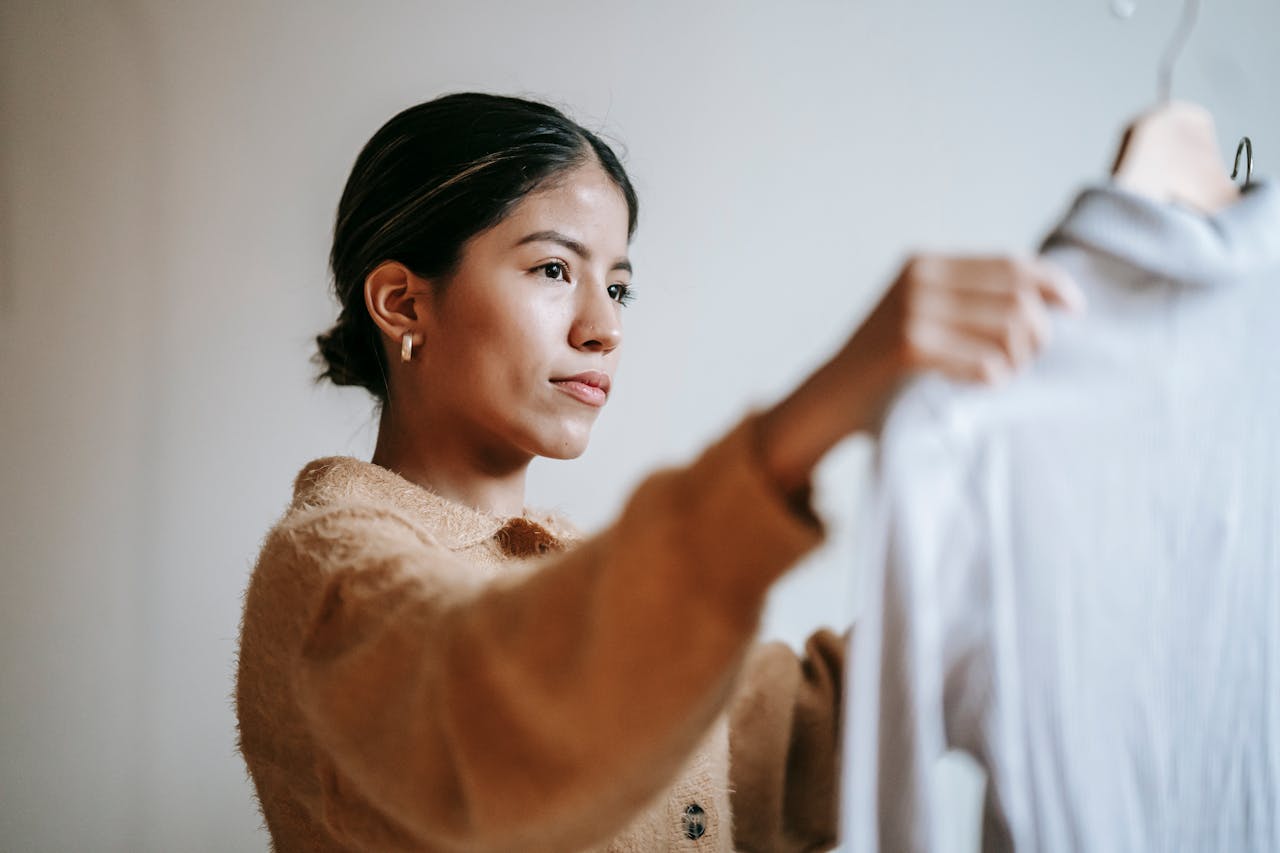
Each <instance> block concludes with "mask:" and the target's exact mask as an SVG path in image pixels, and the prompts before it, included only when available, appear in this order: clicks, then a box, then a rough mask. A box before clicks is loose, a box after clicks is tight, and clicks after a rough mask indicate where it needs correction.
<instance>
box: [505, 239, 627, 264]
mask: <svg viewBox="0 0 1280 853" xmlns="http://www.w3.org/2000/svg"><path fill="white" fill-rule="evenodd" d="M525 243H559V244H560V245H561V246H564V247H565V248H566V249H568V250H569V251H571V252H573V253H574V254H576V255H577V256H578V257H580V258H582V259H583V260H584V261H590V260H591V250H590V249H588V248H587V247H586V246H584V245H583V244H582V243H581V242H580V241H578V240H575V239H573V238H572V237H570V236H568V235H567V234H561V233H560V232H559V231H535V232H533V233H532V234H527V235H525V236H524V237H521V238H520V239H519V240H518V241H516V245H517V246H523V245H524V244H525ZM610 269H611V270H625V271H627V272H631V271H632V270H631V261H629V260H627V259H626V258H621V259H619V260H618V262H617V263H615V264H614V265H613V266H612V267H610Z"/></svg>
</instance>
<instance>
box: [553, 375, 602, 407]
mask: <svg viewBox="0 0 1280 853" xmlns="http://www.w3.org/2000/svg"><path fill="white" fill-rule="evenodd" d="M551 384H552V385H554V386H556V387H557V388H559V389H560V390H561V391H563V392H565V393H566V394H568V395H569V396H570V397H573V398H574V399H575V400H580V401H581V402H583V403H586V404H587V405H588V406H603V405H604V401H605V399H606V398H607V397H608V396H609V395H608V394H607V393H606V392H605V390H604V389H603V388H597V387H596V386H594V385H588V384H587V383H585V382H579V381H577V380H576V379H553V380H551Z"/></svg>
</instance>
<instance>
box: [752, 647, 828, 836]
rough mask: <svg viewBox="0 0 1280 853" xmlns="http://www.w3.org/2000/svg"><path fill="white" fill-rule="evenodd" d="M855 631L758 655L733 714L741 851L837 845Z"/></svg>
mask: <svg viewBox="0 0 1280 853" xmlns="http://www.w3.org/2000/svg"><path fill="white" fill-rule="evenodd" d="M849 634H850V632H849V631H846V632H845V633H844V634H843V635H840V634H837V633H835V632H834V631H832V630H830V629H823V630H820V631H817V632H816V633H814V634H812V635H811V636H810V637H809V639H808V640H807V641H806V642H805V646H804V650H803V652H802V653H800V654H797V653H796V652H795V651H793V650H792V649H791V647H790V646H788V645H787V644H786V643H781V642H771V643H764V644H760V645H758V646H756V647H755V648H754V649H752V651H751V654H750V657H749V658H748V661H747V664H746V666H745V668H744V670H743V679H742V686H741V689H740V692H739V693H738V694H737V696H736V697H735V699H734V702H733V706H732V709H731V711H730V734H729V738H730V779H731V782H732V785H733V815H734V819H733V820H734V844H735V849H737V850H739V851H741V853H804V851H816V850H829V849H831V848H832V847H833V846H835V843H836V824H837V820H836V816H837V809H838V807H839V798H838V795H837V789H838V782H839V765H840V726H841V722H842V719H841V702H842V693H843V683H844V666H845V654H846V650H847V648H848V645H849Z"/></svg>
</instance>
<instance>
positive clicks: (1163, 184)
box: [1111, 102, 1240, 213]
mask: <svg viewBox="0 0 1280 853" xmlns="http://www.w3.org/2000/svg"><path fill="white" fill-rule="evenodd" d="M1111 175H1112V178H1113V179H1114V180H1115V182H1116V183H1117V184H1118V185H1120V186H1122V187H1124V188H1125V189H1127V190H1130V191H1131V192H1135V193H1138V194H1140V195H1144V196H1147V197H1149V198H1152V199H1155V200H1156V201H1160V202H1178V203H1181V204H1186V205H1189V206H1191V207H1194V208H1196V209H1197V210H1200V211H1202V212H1204V213H1216V212H1217V211H1219V210H1221V209H1223V208H1224V207H1227V206H1229V205H1230V204H1232V203H1233V202H1234V201H1236V200H1237V199H1238V198H1239V197H1240V190H1239V189H1238V188H1237V187H1236V185H1235V183H1234V182H1233V181H1232V180H1231V179H1230V178H1229V177H1228V176H1227V171H1226V168H1225V166H1224V164H1223V161H1222V157H1221V154H1220V153H1219V151H1218V138H1217V132H1216V130H1215V129H1214V126H1213V117H1212V116H1210V115H1209V112H1208V110H1206V109H1204V108H1203V107H1200V106H1196V105H1195V104H1189V103H1184V102H1174V103H1170V104H1167V105H1165V106H1162V107H1157V108H1156V109H1154V110H1152V111H1151V112H1149V113H1146V114H1144V115H1142V116H1139V117H1138V119H1137V120H1136V121H1134V122H1133V124H1131V125H1129V127H1128V128H1127V129H1126V130H1125V133H1124V138H1123V140H1122V141H1121V143H1120V150H1119V151H1118V152H1117V154H1116V160H1115V165H1114V166H1113V167H1112V169H1111Z"/></svg>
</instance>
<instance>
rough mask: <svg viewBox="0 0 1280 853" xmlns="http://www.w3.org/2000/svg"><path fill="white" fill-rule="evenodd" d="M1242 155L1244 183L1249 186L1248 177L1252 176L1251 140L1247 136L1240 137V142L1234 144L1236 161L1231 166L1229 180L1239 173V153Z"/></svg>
mask: <svg viewBox="0 0 1280 853" xmlns="http://www.w3.org/2000/svg"><path fill="white" fill-rule="evenodd" d="M1241 154H1243V155H1244V185H1245V186H1246V187H1247V186H1249V179H1250V178H1252V177H1253V140H1252V139H1250V138H1249V137H1247V136H1242V137H1240V144H1239V145H1237V146H1236V162H1235V165H1234V166H1232V167H1231V180H1233V181H1234V180H1235V179H1236V175H1238V174H1240V155H1241Z"/></svg>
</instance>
